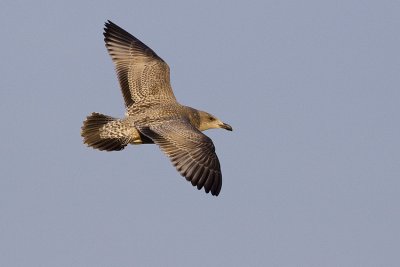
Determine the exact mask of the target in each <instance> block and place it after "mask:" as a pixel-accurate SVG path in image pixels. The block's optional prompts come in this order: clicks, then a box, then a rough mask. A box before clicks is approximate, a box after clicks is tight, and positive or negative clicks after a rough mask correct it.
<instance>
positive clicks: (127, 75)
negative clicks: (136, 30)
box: [104, 21, 176, 107]
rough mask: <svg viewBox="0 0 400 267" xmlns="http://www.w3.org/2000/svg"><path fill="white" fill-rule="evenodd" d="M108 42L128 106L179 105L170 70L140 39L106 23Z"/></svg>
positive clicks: (105, 31) (105, 34)
mask: <svg viewBox="0 0 400 267" xmlns="http://www.w3.org/2000/svg"><path fill="white" fill-rule="evenodd" d="M104 41H105V43H106V47H107V50H108V53H109V54H110V56H111V58H112V60H113V62H114V64H115V68H116V71H117V76H118V80H119V83H120V86H121V90H122V94H123V96H124V100H125V106H126V107H129V106H131V105H133V104H135V103H139V102H146V103H152V102H154V103H159V102H165V101H176V99H175V96H174V93H173V92H172V88H171V84H170V77H169V67H168V64H167V63H165V62H164V60H162V59H161V58H160V57H159V56H157V54H156V53H155V52H154V51H153V50H151V49H150V48H149V47H147V46H146V45H145V44H144V43H142V42H141V41H140V40H139V39H137V38H135V37H134V36H133V35H131V34H130V33H128V32H127V31H125V30H124V29H122V28H121V27H119V26H118V25H116V24H114V23H113V22H111V21H108V22H106V23H105V28H104Z"/></svg>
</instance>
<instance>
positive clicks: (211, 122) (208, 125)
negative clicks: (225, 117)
mask: <svg viewBox="0 0 400 267" xmlns="http://www.w3.org/2000/svg"><path fill="white" fill-rule="evenodd" d="M199 116H200V126H199V130H200V131H204V130H208V129H216V128H222V129H225V130H228V131H232V127H231V126H230V125H229V124H226V123H224V122H222V121H221V120H220V119H218V118H217V117H215V116H214V115H212V114H210V113H207V112H205V111H199Z"/></svg>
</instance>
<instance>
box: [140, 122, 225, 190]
mask: <svg viewBox="0 0 400 267" xmlns="http://www.w3.org/2000/svg"><path fill="white" fill-rule="evenodd" d="M139 130H140V132H141V133H142V134H144V135H146V136H147V137H149V138H151V139H152V140H153V141H154V143H156V144H157V145H159V146H160V148H161V150H162V151H163V152H164V153H165V154H166V155H167V156H168V157H169V158H170V159H171V162H172V163H173V165H174V166H175V167H176V169H177V170H178V171H179V173H180V174H181V175H182V176H184V177H185V178H186V180H188V181H191V183H192V185H193V186H197V188H198V189H199V190H200V189H201V188H202V187H204V189H205V191H206V193H208V192H210V191H211V194H213V195H215V196H218V194H219V192H220V191H221V187H222V175H221V167H220V164H219V160H218V157H217V155H216V154H215V147H214V144H213V142H212V141H211V139H210V138H208V137H207V136H206V135H204V134H203V133H201V132H200V131H199V130H197V129H196V128H195V127H193V126H192V125H191V124H190V123H189V122H187V121H185V120H183V119H182V120H173V121H171V120H170V121H165V122H162V123H157V124H152V125H150V126H145V127H139Z"/></svg>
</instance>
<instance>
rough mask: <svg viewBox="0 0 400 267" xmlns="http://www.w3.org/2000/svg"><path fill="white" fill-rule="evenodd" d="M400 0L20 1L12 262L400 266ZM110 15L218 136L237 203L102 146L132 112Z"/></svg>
mask: <svg viewBox="0 0 400 267" xmlns="http://www.w3.org/2000/svg"><path fill="white" fill-rule="evenodd" d="M399 14H400V4H399V3H398V1H242V2H241V3H235V2H234V1H219V2H217V1H215V2H214V1H208V2H207V1H196V2H194V1H140V2H138V1H97V2H89V1H64V2H60V1H4V0H3V1H2V2H1V3H0V22H1V25H2V27H1V29H0V34H1V40H2V41H1V44H0V47H1V49H0V58H1V60H0V72H1V79H0V88H1V90H0V102H1V104H0V112H1V114H2V115H3V118H2V120H3V121H2V123H1V126H0V128H1V131H0V132H1V136H2V145H1V149H0V158H1V161H0V162H1V163H0V164H1V168H0V176H1V178H0V266H8V267H10V266H30V267H32V266H66V267H67V266H75V267H79V266H400V256H399V246H400V230H399V225H400V208H399V203H400V180H399V178H400V141H399V137H400V125H399V124H400V53H399V47H400V35H399V29H400V17H399ZM107 19H110V20H112V21H113V22H115V23H117V24H119V25H120V26H122V27H123V28H125V29H126V30H128V31H129V32H131V33H132V34H134V35H135V36H136V37H138V38H139V39H141V40H142V41H143V42H145V43H146V44H147V45H149V46H150V47H151V48H153V50H155V51H156V53H157V54H159V55H160V56H161V57H162V58H163V59H164V60H166V61H167V62H168V63H169V65H170V67H171V80H172V85H173V88H174V91H175V95H176V96H177V98H178V100H179V101H180V102H181V103H183V104H186V105H189V106H193V107H196V108H199V109H203V110H207V111H209V112H211V113H213V114H215V115H217V116H218V117H219V118H221V119H222V120H224V121H226V122H227V123H229V124H231V125H232V126H233V128H234V131H233V132H227V131H223V130H210V131H207V132H206V134H207V135H209V136H210V137H211V138H212V139H213V140H214V143H215V146H216V149H217V153H218V156H219V158H220V161H221V165H222V171H223V188H222V191H221V194H220V196H219V197H217V198H215V197H212V196H211V195H206V194H205V193H204V192H203V191H197V190H196V189H195V188H193V187H192V186H191V185H190V184H189V183H188V182H186V181H185V180H184V178H182V177H181V176H180V175H179V174H178V173H177V172H176V170H175V169H174V168H173V167H172V166H171V164H170V162H169V160H168V159H167V157H165V156H164V155H163V154H162V153H161V152H160V151H159V149H158V148H157V147H155V146H150V145H147V146H135V147H133V146H131V147H129V148H127V149H125V150H124V151H122V152H110V153H106V152H99V151H96V150H93V149H90V148H87V147H85V146H84V145H83V144H82V139H81V137H80V127H81V124H82V120H83V119H84V118H85V117H86V116H87V115H88V114H89V113H91V112H93V111H97V112H101V113H104V114H108V115H112V116H119V117H120V116H122V115H123V114H124V110H123V100H122V95H121V93H120V90H119V88H118V82H117V79H116V75H115V73H114V69H113V65H112V62H111V59H110V57H109V56H108V54H107V52H106V49H105V47H104V43H103V36H102V31H103V30H102V28H103V25H104V22H105V21H106V20H107Z"/></svg>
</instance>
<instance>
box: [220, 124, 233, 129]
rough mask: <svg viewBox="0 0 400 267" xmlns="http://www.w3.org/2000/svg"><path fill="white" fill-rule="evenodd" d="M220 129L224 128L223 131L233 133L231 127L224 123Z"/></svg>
mask: <svg viewBox="0 0 400 267" xmlns="http://www.w3.org/2000/svg"><path fill="white" fill-rule="evenodd" d="M222 128H224V129H225V130H228V131H233V129H232V126H230V125H229V124H226V123H224V124H223V125H222Z"/></svg>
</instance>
